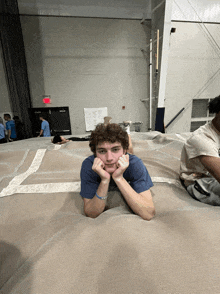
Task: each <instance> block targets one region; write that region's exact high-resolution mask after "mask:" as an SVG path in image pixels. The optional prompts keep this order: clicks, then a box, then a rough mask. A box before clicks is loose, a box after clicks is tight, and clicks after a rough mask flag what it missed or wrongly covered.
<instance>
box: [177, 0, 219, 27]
mask: <svg viewBox="0 0 220 294" xmlns="http://www.w3.org/2000/svg"><path fill="white" fill-rule="evenodd" d="M172 20H180V21H199V22H212V23H217V22H220V2H219V1H218V0H175V1H173V12H172Z"/></svg>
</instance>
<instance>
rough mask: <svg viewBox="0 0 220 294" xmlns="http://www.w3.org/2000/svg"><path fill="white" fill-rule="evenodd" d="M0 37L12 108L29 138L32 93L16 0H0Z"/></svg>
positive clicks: (30, 134) (30, 132)
mask: <svg viewBox="0 0 220 294" xmlns="http://www.w3.org/2000/svg"><path fill="white" fill-rule="evenodd" d="M0 40H1V46H2V52H3V63H4V66H5V71H6V78H7V81H8V90H9V96H10V105H11V110H12V112H13V113H14V114H15V115H18V116H19V118H20V119H21V120H22V121H23V123H24V130H25V133H26V137H27V138H30V137H32V127H31V122H30V118H29V112H28V109H29V108H31V97H30V89H29V82H28V74H27V64H26V58H25V49H24V42H23V35H22V29H21V23H20V17H19V11H18V3H17V0H0Z"/></svg>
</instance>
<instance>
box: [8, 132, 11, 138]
mask: <svg viewBox="0 0 220 294" xmlns="http://www.w3.org/2000/svg"><path fill="white" fill-rule="evenodd" d="M10 138H11V130H8V140H9V139H10Z"/></svg>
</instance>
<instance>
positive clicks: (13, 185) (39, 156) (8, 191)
mask: <svg viewBox="0 0 220 294" xmlns="http://www.w3.org/2000/svg"><path fill="white" fill-rule="evenodd" d="M45 152H46V149H38V150H37V152H36V154H35V157H34V159H33V161H32V163H31V166H30V167H29V169H28V170H27V171H26V172H24V173H22V174H20V175H18V176H16V177H14V178H13V179H12V180H11V182H10V183H9V185H8V186H7V187H6V188H5V189H3V190H2V192H1V193H0V197H3V196H7V195H12V194H14V193H17V192H15V191H16V189H17V188H18V187H19V186H20V184H21V183H22V182H23V181H24V180H25V179H26V178H27V177H29V176H30V175H31V174H33V173H34V172H36V171H37V170H38V169H39V167H40V165H41V162H42V160H43V157H44V154H45Z"/></svg>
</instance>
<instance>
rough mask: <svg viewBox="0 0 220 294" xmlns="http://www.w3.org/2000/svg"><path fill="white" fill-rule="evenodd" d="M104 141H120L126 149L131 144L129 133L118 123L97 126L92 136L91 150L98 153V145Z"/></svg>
mask: <svg viewBox="0 0 220 294" xmlns="http://www.w3.org/2000/svg"><path fill="white" fill-rule="evenodd" d="M103 142H110V143H115V142H119V143H121V145H122V148H123V149H124V150H127V149H128V146H129V138H128V134H127V132H126V131H124V130H123V129H122V128H121V127H120V126H119V125H118V124H111V123H109V124H107V125H104V124H99V125H97V126H96V128H95V130H94V131H92V134H91V137H90V142H89V147H90V149H91V151H92V152H93V153H94V154H96V146H97V145H98V144H99V143H103Z"/></svg>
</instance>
